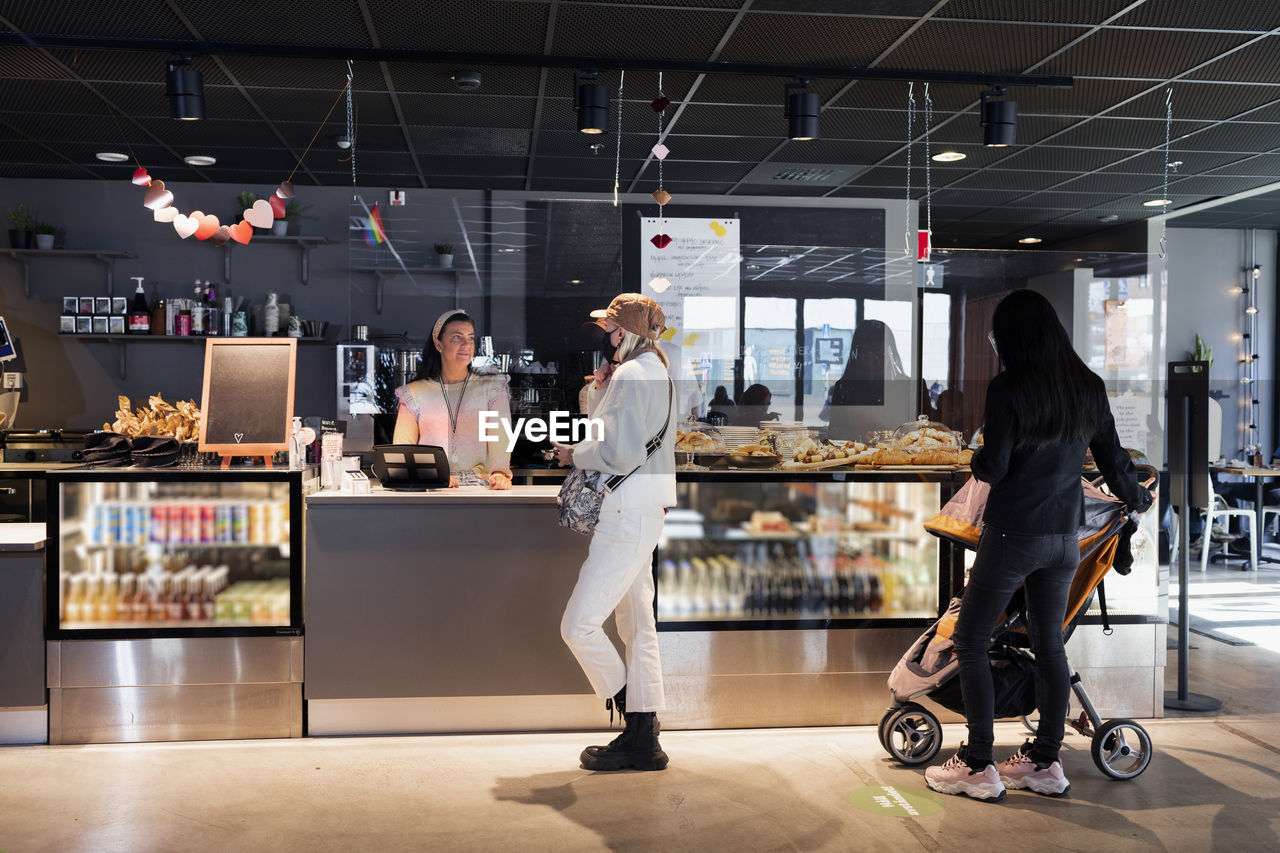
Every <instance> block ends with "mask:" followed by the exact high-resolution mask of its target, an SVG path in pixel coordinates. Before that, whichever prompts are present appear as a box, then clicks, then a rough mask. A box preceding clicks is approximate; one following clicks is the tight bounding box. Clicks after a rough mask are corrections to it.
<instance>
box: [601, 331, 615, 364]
mask: <svg viewBox="0 0 1280 853" xmlns="http://www.w3.org/2000/svg"><path fill="white" fill-rule="evenodd" d="M617 351H618V348H617V347H615V346H614V345H613V336H612V335H605V338H604V340H603V341H602V342H601V344H600V360H601V361H613V356H614V353H616V352H617Z"/></svg>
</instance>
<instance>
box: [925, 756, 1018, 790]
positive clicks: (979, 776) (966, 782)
mask: <svg viewBox="0 0 1280 853" xmlns="http://www.w3.org/2000/svg"><path fill="white" fill-rule="evenodd" d="M967 753H968V749H967V748H966V746H965V745H964V744H960V749H959V750H958V751H957V752H956V754H955V755H953V756H951V758H949V759H947V761H946V763H944V764H942V765H940V766H938V767H930V768H929V769H928V770H926V771H924V781H925V784H927V785H928V786H929V787H930V788H932V789H933V790H935V791H937V792H938V793H939V794H964V795H965V796H966V797H972V798H973V799H975V800H1002V799H1004V794H1005V791H1004V783H1003V782H1002V781H1000V774H999V773H998V772H997V771H996V768H995V766H994V765H992V764H988V765H987V766H986V767H984V768H982V769H981V770H971V769H969V765H968V764H966V763H965V756H966V755H967Z"/></svg>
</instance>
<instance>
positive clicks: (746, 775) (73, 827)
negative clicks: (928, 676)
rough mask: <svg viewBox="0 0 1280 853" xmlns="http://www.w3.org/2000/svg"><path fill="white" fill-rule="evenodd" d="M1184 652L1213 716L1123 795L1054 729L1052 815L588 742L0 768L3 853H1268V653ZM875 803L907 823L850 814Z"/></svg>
mask: <svg viewBox="0 0 1280 853" xmlns="http://www.w3.org/2000/svg"><path fill="white" fill-rule="evenodd" d="M1233 574H1234V575H1235V577H1236V578H1239V577H1240V575H1239V574H1238V573H1233ZM1193 643H1194V650H1193V652H1192V654H1191V656H1190V665H1191V679H1190V686H1191V689H1192V690H1193V691H1195V692H1199V693H1207V694H1210V695H1212V696H1215V697H1217V698H1219V699H1221V700H1222V702H1223V710H1222V711H1220V712H1215V713H1211V714H1190V713H1176V712H1170V716H1169V717H1167V718H1166V719H1163V720H1151V721H1144V725H1145V726H1146V727H1147V729H1148V731H1149V732H1150V734H1151V738H1152V741H1153V744H1154V749H1155V757H1154V759H1153V760H1152V764H1151V766H1150V768H1149V769H1148V770H1147V772H1146V773H1145V774H1144V775H1142V776H1141V777H1139V778H1138V779H1136V780H1134V781H1130V782H1116V781H1111V780H1108V779H1107V778H1106V777H1104V776H1103V775H1102V774H1101V773H1100V772H1099V771H1098V770H1097V769H1096V768H1095V767H1094V766H1093V762H1092V760H1091V759H1090V755H1089V744H1088V742H1087V741H1086V740H1085V739H1084V738H1082V737H1080V736H1079V735H1077V734H1075V733H1074V732H1072V731H1070V730H1068V733H1067V740H1066V745H1065V749H1064V753H1063V763H1064V766H1065V768H1066V771H1067V775H1068V777H1069V778H1070V779H1071V782H1072V788H1071V793H1070V795H1069V796H1068V797H1066V798H1064V799H1060V800H1053V799H1047V798H1042V797H1039V796H1037V795H1035V794H1032V793H1029V792H1021V791H1019V792H1010V793H1009V795H1008V796H1007V797H1006V798H1005V800H1004V801H1003V802H1001V803H995V804H990V803H978V802H975V801H972V800H968V799H965V798H957V797H935V798H934V799H930V797H931V796H933V795H928V794H926V793H924V787H925V786H924V780H923V778H922V775H921V770H919V769H906V768H902V767H899V766H897V765H895V764H894V763H892V762H891V761H890V760H889V758H888V756H887V755H885V753H884V752H883V750H881V748H880V747H879V745H878V744H877V742H876V733H875V730H874V729H873V728H871V727H856V728H821V729H788V730H777V729H771V730H753V731H721V732H673V733H669V734H664V735H663V737H662V742H663V746H664V747H665V749H666V750H667V752H668V753H669V754H670V756H671V767H670V768H669V769H668V770H667V771H665V772H662V773H622V774H593V773H588V772H585V771H583V770H581V769H579V768H578V766H577V756H578V752H579V751H580V750H581V748H582V747H583V746H584V745H585V744H587V743H599V742H602V739H601V734H600V733H589V734H586V735H584V734H581V733H568V734H537V735H484V736H441V737H395V738H340V739H303V740H287V741H239V742H221V743H197V744H146V745H110V746H54V747H50V746H25V747H0V851H5V853H26V851H130V853H133V851H178V850H181V851H220V852H221V851H240V850H244V851H258V850H273V851H293V850H298V851H330V850H332V851H339V850H340V851H362V850H377V851H380V853H381V852H382V851H385V853H390V851H400V850H412V851H419V850H432V851H435V850H439V851H471V850H476V851H496V850H502V851H506V850H521V851H524V850H528V851H539V850H547V851H556V853H565V851H577V850H620V851H625V850H636V851H641V850H645V851H647V850H656V851H664V853H665V851H686V850H687V851H714V850H734V851H738V850H742V851H757V850H824V851H825V850H832V851H843V850H857V851H862V850H869V851H872V850H874V851H879V850H897V851H904V850H905V851H910V850H926V851H934V850H939V851H948V853H951V851H968V850H975V851H1004V850H1011V851H1012V850H1017V851H1026V850H1079V851H1107V853H1112V851H1128V850H1170V851H1184V850H1185V851H1206V850H1224V851H1233V853H1235V851H1254V850H1259V851H1261V850H1266V851H1273V850H1277V849H1280V769H1278V768H1280V747H1278V746H1277V735H1278V733H1280V725H1277V723H1278V722H1280V678H1277V675H1276V673H1277V672H1280V653H1278V652H1277V651H1274V650H1271V649H1268V648H1267V647H1265V646H1261V645H1259V646H1230V645H1227V644H1224V643H1220V642H1217V641H1215V640H1212V639H1208V638H1205V637H1200V636H1197V635H1193ZM1176 661H1177V654H1176V652H1174V651H1170V653H1169V668H1168V670H1167V672H1168V673H1169V685H1168V686H1169V687H1171V688H1172V687H1174V686H1175V678H1176V671H1177V669H1176ZM602 714H603V712H602ZM945 734H946V736H947V744H946V747H945V750H946V751H945V752H944V753H943V755H944V756H945V755H947V754H949V753H950V750H951V749H952V748H954V746H955V745H956V744H958V742H959V740H960V739H961V737H962V736H963V727H962V726H959V725H950V726H946V727H945ZM996 737H997V743H998V747H997V748H998V750H999V751H1001V752H1002V750H1003V747H1008V748H1009V749H1012V748H1013V747H1014V746H1016V745H1017V744H1019V743H1021V741H1022V738H1023V731H1022V727H1021V726H1020V725H1018V724H1014V723H1002V724H999V725H998V726H997V732H996ZM886 785H887V786H893V787H895V788H896V789H897V790H898V791H899V792H900V793H902V794H903V795H904V796H905V797H906V798H907V799H908V800H909V801H911V802H913V803H921V804H923V808H922V809H921V812H922V813H921V814H920V815H919V816H915V817H908V816H904V817H897V816H892V815H890V814H888V813H886V812H885V811H884V810H883V809H878V807H875V806H871V808H872V809H878V811H876V810H864V809H862V808H860V807H859V806H858V805H856V804H855V803H854V802H852V801H851V795H852V796H853V797H854V798H856V797H857V792H859V791H860V790H861V789H865V788H869V787H875V788H876V790H875V791H873V792H872V793H875V794H880V795H884V793H885V792H884V791H883V789H882V788H881V787H880V786H886ZM939 806H940V808H939ZM930 808H936V809H937V811H936V812H935V813H932V814H924V813H923V812H924V811H928V810H929V809H930Z"/></svg>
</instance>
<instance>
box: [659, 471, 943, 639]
mask: <svg viewBox="0 0 1280 853" xmlns="http://www.w3.org/2000/svg"><path fill="white" fill-rule="evenodd" d="M961 482H963V475H962V474H961V473H960V472H928V473H924V472H921V473H919V474H912V473H902V472H895V473H892V474H889V473H878V472H849V473H828V472H814V473H789V472H769V471H762V472H742V473H737V472H734V473H733V474H728V475H726V474H725V473H720V472H680V473H679V475H678V477H677V509H674V510H672V512H671V514H670V515H669V516H668V518H667V522H666V528H665V532H664V537H663V540H662V541H661V542H660V543H659V546H658V548H657V550H656V552H655V558H654V572H655V585H656V588H657V612H658V623H659V630H665V631H687V630H704V631H716V630H726V629H743V628H751V629H791V628H814V627H822V628H832V627H844V628H856V627H869V626H901V625H914V624H919V625H924V624H927V622H928V621H931V620H933V619H935V618H936V617H937V615H938V613H939V612H940V610H941V603H942V602H944V601H946V600H947V599H948V598H949V597H950V588H951V584H952V574H953V570H952V567H951V561H952V560H953V559H955V555H954V554H953V553H952V549H951V548H950V546H948V545H947V544H946V543H943V542H939V541H938V540H937V539H935V538H934V537H933V536H931V535H930V534H928V533H926V532H925V530H924V529H923V527H922V525H923V523H924V521H925V520H927V519H928V518H930V517H932V516H933V514H934V513H936V512H937V510H938V508H939V507H940V506H941V505H942V503H943V502H945V501H946V500H947V499H948V498H949V497H950V495H951V494H953V493H954V490H955V489H956V488H958V486H959V484H960V483H961Z"/></svg>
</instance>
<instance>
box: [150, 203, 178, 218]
mask: <svg viewBox="0 0 1280 853" xmlns="http://www.w3.org/2000/svg"><path fill="white" fill-rule="evenodd" d="M151 215H152V216H153V217H155V220H156V222H172V221H173V218H174V217H175V216H177V215H178V208H176V207H172V206H170V207H162V208H160V209H159V210H157V211H155V212H154V213H152V214H151Z"/></svg>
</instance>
